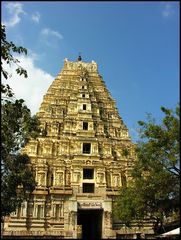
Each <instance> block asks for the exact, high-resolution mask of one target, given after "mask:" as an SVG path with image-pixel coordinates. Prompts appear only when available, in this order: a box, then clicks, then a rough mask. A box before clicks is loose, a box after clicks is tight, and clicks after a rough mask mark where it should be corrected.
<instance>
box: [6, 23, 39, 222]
mask: <svg viewBox="0 0 181 240" xmlns="http://www.w3.org/2000/svg"><path fill="white" fill-rule="evenodd" d="M1 37H2V38H1V51H2V52H1V73H2V74H3V75H4V77H5V78H6V79H7V78H8V77H9V73H8V72H7V71H6V70H5V69H3V67H2V61H5V62H6V63H8V64H10V63H15V64H17V63H18V62H19V61H18V60H17V59H15V58H14V57H13V55H12V54H13V53H19V54H21V53H25V54H26V53H27V50H26V49H25V48H23V47H16V46H15V45H14V44H13V43H12V42H8V41H7V40H6V33H5V26H2V25H1ZM16 71H17V74H19V75H22V74H23V75H24V76H25V77H27V72H26V70H24V69H23V68H21V67H20V66H19V65H18V64H17V69H16ZM1 93H2V94H3V97H2V98H1V140H2V141H1V221H3V217H4V216H6V215H9V214H10V213H11V212H13V211H15V210H16V207H17V206H19V205H20V204H21V202H22V201H23V200H24V199H26V198H27V196H28V194H29V193H30V192H31V191H33V189H34V188H35V185H36V183H35V178H34V174H33V170H32V168H31V164H30V159H29V157H28V156H27V155H25V154H21V149H22V147H23V146H24V145H25V144H26V143H27V141H28V140H29V139H30V138H31V137H34V138H35V137H37V136H38V135H39V133H40V128H39V121H38V119H37V117H36V116H33V117H31V112H30V110H29V109H28V108H27V106H26V105H25V104H24V100H23V99H19V100H16V99H14V98H13V92H12V89H11V88H10V87H9V85H7V84H6V85H3V84H1Z"/></svg>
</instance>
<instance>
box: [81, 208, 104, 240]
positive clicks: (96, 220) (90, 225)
mask: <svg viewBox="0 0 181 240" xmlns="http://www.w3.org/2000/svg"><path fill="white" fill-rule="evenodd" d="M102 212H103V210H102V209H96V210H95V209H90V210H88V209H83V210H82V209H81V210H78V215H77V224H78V225H81V226H82V236H81V238H83V239H101V237H102Z"/></svg>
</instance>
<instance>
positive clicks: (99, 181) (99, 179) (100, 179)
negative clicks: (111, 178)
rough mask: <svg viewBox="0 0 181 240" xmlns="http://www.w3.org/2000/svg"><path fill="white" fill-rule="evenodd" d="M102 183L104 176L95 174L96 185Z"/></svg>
mask: <svg viewBox="0 0 181 240" xmlns="http://www.w3.org/2000/svg"><path fill="white" fill-rule="evenodd" d="M103 181H104V174H103V173H98V174H97V182H98V183H103Z"/></svg>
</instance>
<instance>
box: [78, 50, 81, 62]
mask: <svg viewBox="0 0 181 240" xmlns="http://www.w3.org/2000/svg"><path fill="white" fill-rule="evenodd" d="M77 60H78V61H81V60H82V57H81V52H79V56H78V59H77Z"/></svg>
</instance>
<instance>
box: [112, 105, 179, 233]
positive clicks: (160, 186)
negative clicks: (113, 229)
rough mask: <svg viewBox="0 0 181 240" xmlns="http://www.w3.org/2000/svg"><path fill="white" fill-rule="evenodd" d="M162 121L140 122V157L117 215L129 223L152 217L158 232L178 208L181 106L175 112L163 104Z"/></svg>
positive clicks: (138, 148) (138, 154) (116, 204)
mask: <svg viewBox="0 0 181 240" xmlns="http://www.w3.org/2000/svg"><path fill="white" fill-rule="evenodd" d="M161 110H162V112H163V113H164V115H165V116H164V118H163V119H162V123H161V124H156V123H155V121H154V120H153V119H152V118H150V116H149V118H148V122H147V123H146V122H143V121H139V125H140V126H141V131H140V137H141V139H142V141H140V142H139V143H138V144H137V148H136V153H137V158H138V160H137V161H136V163H135V166H134V169H133V171H132V181H131V182H130V183H129V185H128V186H127V187H124V188H122V189H120V196H119V197H118V199H117V200H116V202H115V210H114V214H115V216H116V217H117V218H119V219H120V220H121V221H122V222H123V223H125V224H126V225H128V226H129V225H130V223H131V221H133V220H138V221H140V222H141V221H143V220H144V219H146V218H148V217H149V218H150V219H152V220H154V221H155V231H157V230H158V225H159V224H161V225H162V224H163V223H164V219H165V218H167V217H168V216H171V215H172V213H173V211H178V209H179V188H180V185H179V178H180V166H179V159H180V151H179V146H180V138H179V129H180V128H179V125H180V119H179V112H180V108H179V105H178V106H177V107H176V109H175V111H172V110H170V109H166V108H164V107H161Z"/></svg>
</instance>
